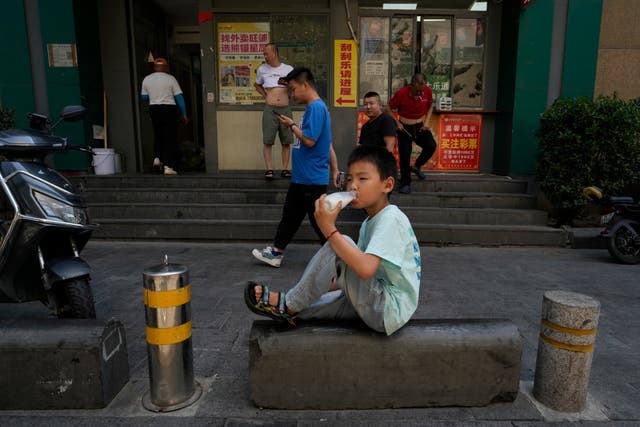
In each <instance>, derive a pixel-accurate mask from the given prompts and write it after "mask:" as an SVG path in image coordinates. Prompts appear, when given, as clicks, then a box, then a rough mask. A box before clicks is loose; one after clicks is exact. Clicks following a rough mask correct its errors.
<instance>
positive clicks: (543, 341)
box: [533, 291, 600, 412]
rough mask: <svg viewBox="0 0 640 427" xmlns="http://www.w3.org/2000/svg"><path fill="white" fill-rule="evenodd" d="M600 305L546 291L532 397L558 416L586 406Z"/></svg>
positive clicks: (574, 295)
mask: <svg viewBox="0 0 640 427" xmlns="http://www.w3.org/2000/svg"><path fill="white" fill-rule="evenodd" d="M599 315H600V303H599V302H598V301H597V300H595V299H594V298H591V297H590V296H587V295H583V294H578V293H574V292H565V291H547V292H545V293H544V298H543V301H542V315H541V318H542V324H541V325H540V339H539V341H538V356H537V360H536V372H535V380H534V384H533V396H534V397H535V398H536V399H537V400H538V401H539V402H540V403H542V404H544V405H546V406H547V407H549V408H551V409H554V410H556V411H560V412H580V411H582V410H583V409H584V408H585V406H586V403H587V386H588V384H589V374H590V373H591V362H592V360H593V346H594V342H595V340H596V331H597V329H596V328H597V327H598V317H599Z"/></svg>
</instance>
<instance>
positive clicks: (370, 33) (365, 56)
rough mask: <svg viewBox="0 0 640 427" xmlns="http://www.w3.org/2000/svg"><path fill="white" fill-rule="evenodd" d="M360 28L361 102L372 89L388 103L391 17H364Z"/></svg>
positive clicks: (359, 97) (383, 101)
mask: <svg viewBox="0 0 640 427" xmlns="http://www.w3.org/2000/svg"><path fill="white" fill-rule="evenodd" d="M360 29H361V32H360V40H361V42H360V93H359V96H358V99H359V104H361V103H362V99H363V97H364V95H365V94H366V93H367V92H370V91H374V92H378V93H379V94H380V99H381V100H382V103H384V104H386V103H387V102H388V100H389V83H388V82H389V42H388V40H389V19H388V18H377V17H376V18H362V19H361V20H360Z"/></svg>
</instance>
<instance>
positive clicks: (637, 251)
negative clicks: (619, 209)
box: [607, 225, 640, 264]
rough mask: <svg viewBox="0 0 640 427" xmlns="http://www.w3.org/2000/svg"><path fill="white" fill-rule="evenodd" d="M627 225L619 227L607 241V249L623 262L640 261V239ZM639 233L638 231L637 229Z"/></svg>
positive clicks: (636, 262)
mask: <svg viewBox="0 0 640 427" xmlns="http://www.w3.org/2000/svg"><path fill="white" fill-rule="evenodd" d="M630 226H631V225H625V226H622V227H619V228H618V229H617V230H616V231H615V232H614V233H613V234H612V235H611V237H609V240H608V241H607V249H608V250H609V254H611V256H612V257H614V258H615V259H617V260H618V261H620V262H621V263H623V264H638V263H640V241H638V238H637V237H635V235H634V233H633V232H632V230H630V229H629V228H627V227H630ZM636 233H637V231H636Z"/></svg>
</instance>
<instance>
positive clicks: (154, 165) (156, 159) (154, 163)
mask: <svg viewBox="0 0 640 427" xmlns="http://www.w3.org/2000/svg"><path fill="white" fill-rule="evenodd" d="M160 166H162V163H161V162H160V159H159V158H157V157H156V158H155V159H153V167H154V168H159V167H160Z"/></svg>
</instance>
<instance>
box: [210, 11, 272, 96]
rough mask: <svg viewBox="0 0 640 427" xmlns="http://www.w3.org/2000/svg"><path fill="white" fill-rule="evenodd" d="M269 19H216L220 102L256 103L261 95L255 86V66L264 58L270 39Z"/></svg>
mask: <svg viewBox="0 0 640 427" xmlns="http://www.w3.org/2000/svg"><path fill="white" fill-rule="evenodd" d="M269 32H270V27H269V23H268V22H221V23H218V70H219V76H218V79H219V87H220V102H221V103H223V104H255V103H262V102H264V99H263V98H262V96H261V95H260V94H259V93H258V92H257V91H256V90H255V88H254V86H253V85H254V83H255V81H256V70H257V68H258V67H259V66H260V65H261V64H262V63H263V62H264V55H263V53H262V51H263V49H264V45H265V44H267V43H268V42H269Z"/></svg>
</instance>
